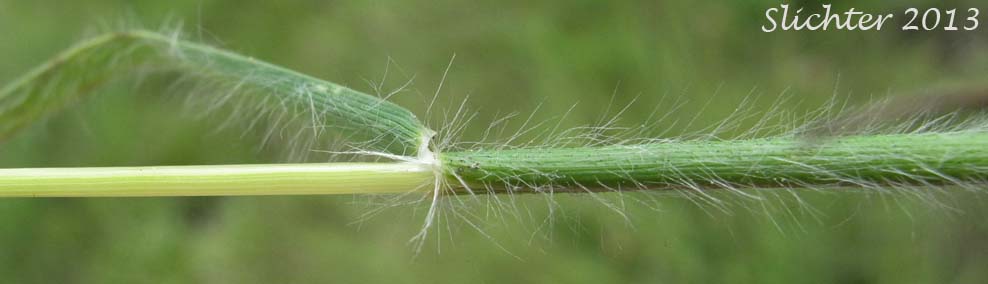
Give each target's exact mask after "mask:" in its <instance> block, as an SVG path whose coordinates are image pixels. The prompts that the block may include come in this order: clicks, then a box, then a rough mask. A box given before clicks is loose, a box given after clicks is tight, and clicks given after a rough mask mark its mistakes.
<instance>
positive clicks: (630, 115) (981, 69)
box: [0, 0, 988, 283]
mask: <svg viewBox="0 0 988 284" xmlns="http://www.w3.org/2000/svg"><path fill="white" fill-rule="evenodd" d="M665 2H666V3H662V2H660V1H642V2H632V1H562V2H538V1H536V2H533V1H492V2H489V3H465V2H459V1H439V2H435V1H432V2H418V3H415V2H387V1H385V2H380V1H353V2H322V1H75V2H73V1H45V0H42V1H15V0H0V62H2V64H0V82H8V81H10V80H12V79H14V78H16V77H17V76H18V75H19V74H21V73H23V72H25V71H26V70H29V69H30V68H32V67H34V66H35V65H37V64H39V63H41V62H43V61H44V60H46V59H48V58H50V57H51V56H52V55H54V54H55V53H57V52H58V51H60V50H62V49H63V48H65V47H67V46H69V45H70V44H72V43H73V42H75V41H76V40H77V39H79V38H80V36H82V35H84V34H86V32H87V31H93V32H95V31H99V30H101V28H100V27H101V26H114V27H115V26H118V25H121V24H120V23H125V24H122V25H124V26H127V27H134V26H138V25H144V26H145V27H150V28H158V27H163V26H165V27H167V26H169V24H172V25H174V24H175V23H182V24H183V27H182V30H183V31H184V32H185V33H186V36H187V37H190V38H193V39H199V40H201V41H204V42H208V43H212V44H216V45H219V46H221V47H226V48H229V49H233V50H236V51H239V52H241V53H244V54H247V55H251V56H254V57H257V58H261V59H264V60H267V61H270V62H273V63H276V64H279V65H282V66H286V67H289V68H292V69H296V70H299V71H302V72H303V73H307V74H311V75H314V76H316V77H320V78H324V79H327V80H330V81H334V82H338V83H342V84H346V85H348V86H351V87H353V88H355V89H358V90H363V91H367V92H371V90H372V88H371V86H370V85H369V84H368V83H367V80H370V81H379V80H380V78H381V77H382V76H383V74H384V73H385V70H388V80H386V81H385V84H384V86H385V87H391V88H396V87H398V86H401V85H402V84H403V83H404V82H405V81H407V80H409V79H412V78H414V84H413V85H412V87H411V88H410V89H409V91H407V92H404V93H402V94H400V95H397V96H396V97H394V98H393V99H392V100H393V101H395V102H397V103H399V104H400V105H402V106H405V107H408V108H410V109H412V110H413V111H414V112H416V113H418V114H421V115H424V114H425V112H426V108H427V104H428V102H429V100H430V99H431V95H432V93H433V92H434V91H435V88H436V86H437V85H438V84H439V81H440V79H441V77H442V75H443V70H444V68H445V67H446V65H447V63H448V62H449V61H450V58H451V57H452V56H453V55H454V54H455V55H456V59H455V61H454V62H453V65H452V68H451V69H450V71H449V75H448V77H447V80H446V83H445V86H444V87H443V91H442V93H441V98H440V100H439V102H438V107H439V108H448V107H447V106H449V105H450V104H458V103H459V102H460V101H462V100H463V98H464V97H466V96H467V95H470V99H469V101H468V102H467V106H468V107H469V108H470V109H471V110H472V111H476V112H478V117H477V118H476V119H475V120H474V122H473V123H474V124H473V126H472V127H471V128H469V129H468V130H467V132H466V133H464V135H463V138H462V139H463V140H465V141H470V140H472V139H475V138H477V137H481V136H482V134H483V131H484V130H485V129H486V128H487V125H488V124H489V123H490V122H492V121H493V120H495V119H496V118H498V117H501V116H504V115H506V114H508V113H512V112H518V113H521V114H522V115H521V117H522V119H519V120H518V121H515V122H513V123H511V124H510V125H509V126H508V129H512V127H518V126H520V125H521V124H522V122H523V121H524V117H526V116H527V115H528V114H529V113H532V112H533V111H536V110H538V111H537V112H536V113H535V114H534V116H533V118H532V119H533V120H536V121H539V120H544V119H549V118H553V117H557V116H560V115H562V114H563V113H566V112H567V110H569V109H570V108H571V107H573V105H574V104H576V106H575V107H573V110H572V111H571V112H570V114H569V115H568V116H567V117H566V119H565V120H564V123H563V127H572V126H577V125H581V124H586V123H592V122H594V121H598V120H599V119H600V117H601V116H604V115H607V114H605V113H603V111H604V109H605V107H603V106H606V105H608V104H612V105H615V106H618V107H620V106H624V105H627V104H629V103H630V102H632V101H633V100H635V98H636V97H637V100H636V101H635V103H634V104H632V105H631V106H630V107H629V110H628V111H627V112H625V113H624V114H623V115H622V116H621V119H622V120H621V121H622V122H623V123H626V124H628V123H630V124H634V123H635V122H639V121H643V120H645V119H647V118H648V117H649V115H650V114H651V113H652V111H653V110H654V109H656V108H658V109H659V110H660V111H661V110H663V106H661V105H658V104H660V103H663V102H665V103H668V102H672V101H676V100H683V101H684V104H683V105H682V107H681V108H680V109H679V111H678V112H676V113H682V114H684V116H682V117H676V118H673V119H671V120H670V121H674V120H676V119H680V120H685V121H688V120H692V119H693V117H694V116H697V118H696V120H695V121H694V122H693V123H692V124H687V123H679V124H676V125H674V126H673V125H671V126H670V127H671V128H672V129H670V130H669V132H668V135H672V136H674V135H676V134H679V133H688V132H691V131H696V130H699V129H702V128H703V127H705V126H709V125H710V124H712V123H716V122H718V121H719V120H720V119H723V118H724V117H725V116H727V115H728V114H730V113H731V112H732V111H734V109H735V108H736V107H737V106H738V105H739V104H740V103H742V102H743V101H744V100H745V99H746V98H751V97H754V98H757V101H758V105H756V107H755V108H754V109H755V111H758V110H767V108H768V106H770V105H771V104H772V103H773V102H775V101H776V97H779V96H786V97H788V98H789V100H788V101H787V102H786V103H783V104H782V105H781V107H782V108H783V109H784V110H787V111H796V112H800V111H810V110H814V109H817V108H819V107H820V106H821V105H823V104H824V103H825V102H826V101H827V100H829V99H830V98H831V97H832V96H833V95H834V94H837V95H838V96H842V97H847V99H848V100H849V101H850V102H851V103H852V104H860V103H864V102H865V101H867V99H868V98H869V97H878V96H885V95H888V94H893V95H894V94H899V93H913V92H915V91H917V90H922V89H925V88H930V87H937V86H943V85H968V84H975V85H976V84H981V83H983V82H982V81H983V80H984V79H983V78H985V75H988V69H986V67H988V58H986V57H985V56H984V54H985V53H984V52H982V51H983V50H985V48H986V47H988V46H986V38H985V36H984V32H983V31H984V30H985V29H986V28H982V29H980V31H976V32H953V33H950V32H909V33H905V32H901V31H898V29H896V28H895V26H891V27H890V28H889V29H888V30H884V31H881V32H846V31H828V32H776V33H770V34H767V33H762V32H761V31H760V29H759V26H760V25H761V24H763V19H764V18H763V13H764V9H766V8H768V7H769V6H771V5H775V4H776V3H773V2H772V1H735V2H723V1H676V2H671V3H668V2H669V1H665ZM799 2H802V3H803V4H804V5H810V6H818V3H815V2H814V1H799ZM858 2H860V1H840V2H837V1H835V3H834V4H835V7H843V8H848V7H852V5H853V7H856V8H858V9H859V10H868V11H873V12H893V11H901V10H903V9H904V8H906V7H929V6H930V5H943V4H941V1H869V2H868V3H858ZM949 5H950V6H956V7H958V8H966V7H980V8H982V9H988V7H982V6H983V3H980V2H977V1H952V2H951V3H950V4H949ZM978 5H982V6H978ZM947 7H949V6H947ZM896 23H898V22H896ZM389 62H390V63H389ZM166 83H167V82H166V81H165V80H161V78H148V79H147V80H146V81H145V82H144V84H142V85H141V86H139V87H136V88H135V87H133V86H132V85H133V84H130V83H129V82H121V83H119V84H113V85H112V86H110V87H107V88H104V89H102V90H101V91H99V92H98V94H95V95H93V96H92V97H91V98H90V99H89V100H87V101H86V102H84V103H82V104H80V105H79V106H77V107H75V108H73V110H71V111H68V112H65V113H62V114H60V115H58V116H55V117H52V118H51V119H49V120H48V121H46V122H45V123H42V124H39V125H37V126H36V127H33V128H32V129H29V130H28V131H26V132H25V133H22V135H20V136H18V137H16V138H14V139H12V140H9V141H6V142H4V143H3V144H0V167H42V166H113V165H118V166H123V165H191V164H223V163H253V162H276V161H278V158H277V156H276V155H274V154H271V153H270V152H272V151H268V150H258V147H257V146H258V144H259V142H260V141H258V139H253V138H254V137H252V136H250V135H246V136H244V135H241V134H242V131H240V130H237V129H219V130H218V129H217V125H212V124H210V123H208V121H207V123H203V121H202V120H196V119H192V118H187V117H183V116H181V115H176V113H181V112H179V111H177V110H179V109H180V108H181V107H182V106H181V102H180V101H179V100H175V99H174V98H172V97H167V96H160V93H161V92H160V90H161V89H164V88H166V87H167V84H166ZM539 104H541V108H537V106H538V105H539ZM672 107H673V106H669V108H672ZM611 115H613V113H611ZM428 119H430V122H431V123H432V125H433V126H434V127H438V126H441V125H442V115H441V113H436V114H435V115H433V117H430V118H428ZM751 123H754V121H752V122H751ZM747 125H750V123H749V124H747ZM660 126H661V124H660ZM741 130H744V127H741ZM798 193H799V195H798V198H797V197H793V196H791V195H789V193H788V192H784V191H780V192H779V193H778V196H779V198H778V200H772V201H767V202H765V203H745V204H747V205H749V206H740V205H736V206H730V207H728V209H729V210H728V211H722V210H719V209H717V208H714V207H712V206H699V205H696V204H694V203H693V201H691V200H688V199H685V198H682V197H678V196H677V195H675V194H668V195H660V196H650V195H642V194H627V195H626V196H625V199H624V200H626V201H627V202H626V203H625V206H626V208H627V209H626V213H627V215H629V216H630V219H631V222H630V223H629V222H625V220H624V219H622V218H621V216H620V215H618V214H616V213H614V212H613V211H611V210H610V209H608V208H606V207H605V206H603V205H601V204H600V203H599V202H598V201H596V200H594V199H593V198H591V197H588V196H585V195H568V196H567V195H560V196H556V197H555V199H554V201H555V202H558V203H559V206H558V208H557V211H556V212H555V218H553V219H551V226H550V225H547V224H545V223H542V221H543V219H544V216H546V214H547V212H546V204H547V203H548V201H547V199H546V198H545V197H543V196H539V195H525V196H515V197H504V199H505V201H506V202H510V204H513V205H514V206H517V208H518V209H517V210H518V211H516V212H517V213H518V216H512V215H491V216H490V217H489V218H487V219H485V220H484V221H483V222H480V223H477V224H478V225H480V226H482V227H484V228H485V229H484V232H485V233H486V234H488V235H489V237H485V236H484V235H483V234H481V233H478V231H477V230H474V229H473V228H471V227H470V225H468V224H465V223H463V222H457V221H455V216H450V220H451V222H450V223H443V224H441V225H440V226H441V228H442V229H443V230H441V231H438V232H434V234H433V235H432V237H431V238H430V241H429V243H428V244H427V245H426V247H425V249H424V250H423V252H422V253H421V254H419V255H418V256H417V257H415V251H414V249H413V247H411V246H410V245H408V244H407V240H408V239H409V238H410V237H412V236H413V235H414V234H415V233H416V232H417V230H418V228H419V227H420V226H421V222H422V220H423V219H424V214H425V210H424V207H414V206H413V207H409V206H405V207H400V208H395V209H392V210H388V211H386V212H385V213H383V214H381V215H377V216H375V217H374V218H371V219H369V220H367V221H364V222H357V221H359V220H361V219H360V216H361V215H362V214H363V213H364V212H367V211H368V210H371V209H375V208H378V207H379V206H381V205H380V203H379V202H382V200H379V199H372V198H367V197H348V196H298V197H236V198H139V199H102V198H91V199H3V200H0V277H2V278H0V279H3V281H4V282H11V283H30V282H45V283H52V282H54V283H71V282H97V283H102V282H158V283H160V282H189V281H199V282H206V281H209V282H316V281H319V280H323V281H325V280H327V279H330V280H332V281H334V282H372V281H373V282H385V281H387V282H397V283H402V282H507V283H512V282H543V281H550V280H551V281H552V282H586V283H601V282H664V281H667V282H674V283H675V282H740V281H746V282H759V283H773V282H778V283H788V282H823V283H833V282H881V283H900V282H962V283H964V282H969V283H978V282H981V281H983V279H984V278H986V277H988V272H986V270H984V267H988V258H986V256H988V224H986V223H985V222H984V220H985V216H988V211H986V209H984V208H985V206H984V205H985V202H984V201H982V200H981V199H984V197H985V196H983V195H980V194H970V193H952V194H946V195H941V196H939V199H938V200H937V201H938V202H942V203H943V204H938V203H934V202H933V201H930V200H921V199H919V198H917V197H914V196H911V195H909V194H905V193H903V194H893V195H878V194H866V193H860V192H828V193H821V192H814V191H799V192H798ZM715 194H720V195H722V196H721V197H722V198H725V199H730V198H737V196H733V195H728V194H725V193H715ZM605 195H606V194H605ZM605 197H606V198H613V200H620V199H617V198H616V197H615V196H605ZM653 198H654V199H653ZM636 200H645V201H648V202H647V203H646V204H642V203H639V202H637V201H636ZM653 202H654V204H658V208H650V206H646V205H651V204H653ZM944 206H949V209H945V208H944ZM475 213H477V214H481V215H482V216H483V214H484V213H485V210H483V208H480V209H478V210H477V211H476V212H475ZM447 226H448V227H447ZM446 228H448V230H446Z"/></svg>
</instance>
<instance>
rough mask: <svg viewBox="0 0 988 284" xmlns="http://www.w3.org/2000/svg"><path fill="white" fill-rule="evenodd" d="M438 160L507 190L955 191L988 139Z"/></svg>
mask: <svg viewBox="0 0 988 284" xmlns="http://www.w3.org/2000/svg"><path fill="white" fill-rule="evenodd" d="M441 159H442V163H443V165H444V168H445V172H446V173H447V176H448V178H449V179H450V180H456V181H458V180H459V179H462V180H463V181H464V182H466V183H467V184H468V185H471V186H493V187H497V188H502V189H503V188H514V187H525V188H532V187H539V186H547V185H557V186H562V187H563V188H564V189H569V190H576V191H582V190H584V189H583V188H582V187H587V188H602V187H622V188H625V189H627V188H628V187H629V186H638V187H647V188H683V187H692V188H706V187H739V188H750V187H793V186H798V187H825V186H857V187H869V186H882V185H931V184H936V185H941V184H943V185H951V184H965V183H968V182H982V183H983V182H984V181H985V180H988V133H979V132H957V133H941V134H902V135H874V136H855V137H843V138H835V139H833V140H831V141H826V142H824V143H822V144H819V145H812V144H809V143H807V142H806V141H803V140H799V139H793V138H769V139H752V140H739V141H709V142H699V141H697V142H670V143H652V144H643V145H616V146H605V147H584V148H557V149H514V150H491V151H469V152H453V153H444V154H442V155H441Z"/></svg>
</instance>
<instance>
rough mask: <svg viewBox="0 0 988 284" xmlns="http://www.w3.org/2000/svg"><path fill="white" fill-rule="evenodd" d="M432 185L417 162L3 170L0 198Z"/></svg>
mask: <svg viewBox="0 0 988 284" xmlns="http://www.w3.org/2000/svg"><path fill="white" fill-rule="evenodd" d="M433 180H434V174H433V172H432V170H431V169H430V168H428V167H424V166H422V165H419V164H412V163H333V164H269V165H217V166H169V167H111V168H33V169H0V197H97V196H205V195H289V194H356V193H361V194H367V193H372V194H373V193H405V192H409V191H414V190H423V191H426V190H431V189H432V187H431V184H432V182H433Z"/></svg>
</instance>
